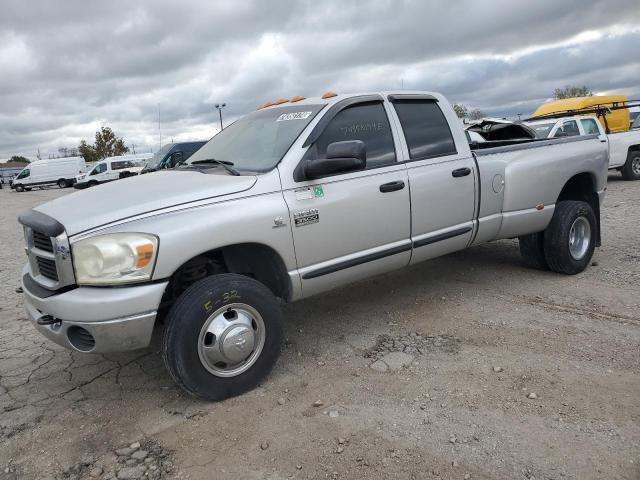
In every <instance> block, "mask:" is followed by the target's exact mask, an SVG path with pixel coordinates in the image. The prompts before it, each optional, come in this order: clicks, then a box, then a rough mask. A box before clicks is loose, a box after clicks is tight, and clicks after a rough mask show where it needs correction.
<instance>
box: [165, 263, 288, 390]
mask: <svg viewBox="0 0 640 480" xmlns="http://www.w3.org/2000/svg"><path fill="white" fill-rule="evenodd" d="M282 340H283V322H282V313H281V311H280V306H279V305H278V302H277V300H276V298H275V297H274V295H273V294H272V293H271V291H270V290H269V289H268V288H267V287H266V286H264V285H263V284H262V283H260V282H258V281H256V280H254V279H252V278H249V277H246V276H243V275H237V274H232V273H225V274H219V275H212V276H210V277H207V278H204V279H202V280H200V281H198V282H196V283H195V284H193V285H191V286H190V287H189V288H188V289H187V290H186V291H185V292H184V293H183V294H182V295H181V296H180V297H179V298H178V299H177V300H176V302H175V303H174V304H173V306H172V307H171V310H170V311H169V314H168V315H167V318H166V326H165V330H164V334H163V341H162V357H163V359H164V363H165V365H166V367H167V370H168V371H169V373H170V374H171V376H172V377H173V379H174V380H175V382H176V383H177V384H178V385H179V386H180V387H182V389H184V390H185V391H186V392H188V393H190V394H191V395H194V396H196V397H199V398H202V399H205V400H215V401H218V400H223V399H225V398H229V397H233V396H236V395H240V394H242V393H244V392H247V391H249V390H251V389H253V388H255V387H256V386H257V385H258V384H260V382H262V380H264V378H265V377H266V376H267V375H268V374H269V372H270V371H271V369H272V368H273V366H274V364H275V363H276V360H277V359H278V357H279V355H280V346H281V344H282Z"/></svg>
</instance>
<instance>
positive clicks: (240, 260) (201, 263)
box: [161, 243, 291, 309]
mask: <svg viewBox="0 0 640 480" xmlns="http://www.w3.org/2000/svg"><path fill="white" fill-rule="evenodd" d="M216 273H238V274H240V275H246V276H248V277H251V278H254V279H256V280H258V281H259V282H261V283H263V284H264V285H265V286H266V287H267V288H269V290H271V292H273V294H274V295H275V296H276V297H278V298H281V299H283V300H284V301H289V300H290V298H291V284H290V281H289V275H288V273H287V269H286V267H285V264H284V262H283V261H282V258H280V255H278V254H277V253H276V251H275V250H273V249H272V248H271V247H268V246H266V245H262V244H259V243H242V244H238V245H229V246H226V247H221V248H217V249H214V250H210V251H208V252H204V253H201V254H199V255H197V256H195V257H193V258H191V259H190V260H188V261H186V262H185V263H183V264H182V265H181V266H180V267H179V268H178V269H177V270H176V271H175V272H174V273H173V275H171V278H170V279H169V285H167V288H166V290H165V293H164V296H163V298H162V304H161V308H163V309H164V308H165V307H167V308H168V307H169V306H170V305H171V304H172V303H173V302H174V301H175V300H176V299H177V298H178V297H179V296H180V295H181V294H182V292H184V291H185V290H186V289H187V288H189V286H191V285H192V284H194V283H195V282H197V281H198V280H201V279H203V278H205V277H207V276H209V275H214V274H216Z"/></svg>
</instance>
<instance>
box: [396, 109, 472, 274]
mask: <svg viewBox="0 0 640 480" xmlns="http://www.w3.org/2000/svg"><path fill="white" fill-rule="evenodd" d="M393 104H394V107H395V110H396V113H397V115H398V119H399V121H400V124H401V125H402V128H403V131H404V136H405V141H406V144H407V150H408V154H409V158H408V159H407V160H408V161H407V171H408V176H409V185H410V187H411V240H412V243H413V255H412V257H411V263H412V264H413V263H417V262H421V261H423V260H426V259H429V258H434V257H437V256H440V255H445V254H447V253H450V252H454V251H456V250H461V249H463V248H465V247H466V246H467V244H468V243H469V241H470V240H471V237H472V235H473V228H474V223H475V222H474V221H473V220H474V213H475V205H476V198H475V195H476V193H475V185H476V182H477V180H476V175H477V171H476V166H475V161H474V159H473V157H472V156H471V155H469V154H459V153H458V152H457V149H456V144H455V142H454V139H453V136H452V134H451V130H450V129H449V124H448V122H447V119H446V118H445V116H444V114H443V113H442V110H441V109H440V107H439V106H438V102H437V101H436V100H434V99H419V98H413V99H407V100H402V99H397V100H394V103H393Z"/></svg>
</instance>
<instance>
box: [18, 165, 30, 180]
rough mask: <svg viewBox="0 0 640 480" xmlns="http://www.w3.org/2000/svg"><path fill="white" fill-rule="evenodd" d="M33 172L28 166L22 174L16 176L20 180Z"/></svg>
mask: <svg viewBox="0 0 640 480" xmlns="http://www.w3.org/2000/svg"><path fill="white" fill-rule="evenodd" d="M30 174H31V171H30V170H29V169H28V168H25V169H24V170H23V171H21V172H20V175H18V177H17V178H16V180H20V179H21V178H27V177H28V176H29V175H30Z"/></svg>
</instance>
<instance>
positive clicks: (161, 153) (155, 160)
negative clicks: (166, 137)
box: [145, 143, 173, 168]
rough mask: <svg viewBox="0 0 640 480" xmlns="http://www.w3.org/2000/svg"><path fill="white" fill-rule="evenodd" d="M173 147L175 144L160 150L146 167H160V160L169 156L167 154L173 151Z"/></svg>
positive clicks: (168, 144)
mask: <svg viewBox="0 0 640 480" xmlns="http://www.w3.org/2000/svg"><path fill="white" fill-rule="evenodd" d="M171 147H173V143H167V144H166V145H165V146H164V147H162V148H161V149H160V150H158V151H157V152H156V153H155V154H154V155H153V157H151V158H150V159H149V160H147V163H146V165H145V167H147V168H156V167H157V166H158V164H159V163H160V160H162V159H163V158H164V156H165V155H166V154H167V152H168V151H169V150H171Z"/></svg>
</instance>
